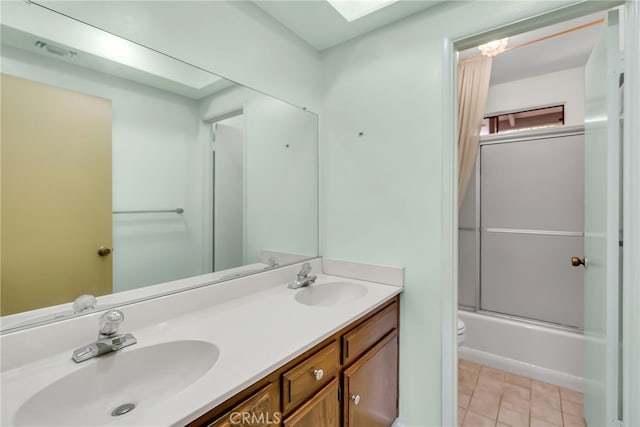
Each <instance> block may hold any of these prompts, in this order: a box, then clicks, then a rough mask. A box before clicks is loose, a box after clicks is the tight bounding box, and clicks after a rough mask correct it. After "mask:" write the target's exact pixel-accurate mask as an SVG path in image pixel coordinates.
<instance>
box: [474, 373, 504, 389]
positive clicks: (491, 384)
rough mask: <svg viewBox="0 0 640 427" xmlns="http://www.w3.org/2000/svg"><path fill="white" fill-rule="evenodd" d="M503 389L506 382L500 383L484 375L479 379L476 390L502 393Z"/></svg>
mask: <svg viewBox="0 0 640 427" xmlns="http://www.w3.org/2000/svg"><path fill="white" fill-rule="evenodd" d="M503 387H504V381H500V380H497V379H494V378H492V377H488V376H486V375H483V374H480V378H478V384H476V389H485V390H491V391H495V392H497V393H501V392H502V388H503Z"/></svg>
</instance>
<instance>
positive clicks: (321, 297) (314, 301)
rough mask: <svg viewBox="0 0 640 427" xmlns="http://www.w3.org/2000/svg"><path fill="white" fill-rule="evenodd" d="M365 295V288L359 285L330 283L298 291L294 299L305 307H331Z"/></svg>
mask: <svg viewBox="0 0 640 427" xmlns="http://www.w3.org/2000/svg"><path fill="white" fill-rule="evenodd" d="M366 294H367V288H365V287H364V286H363V285H361V284H359V283H352V282H330V283H319V284H316V285H309V286H307V287H306V288H303V289H301V290H299V291H298V292H297V293H296V296H295V299H296V301H298V302H299V303H302V304H305V305H319V306H331V305H339V304H346V303H348V302H353V301H355V300H358V299H360V298H362V297H363V296H365V295H366Z"/></svg>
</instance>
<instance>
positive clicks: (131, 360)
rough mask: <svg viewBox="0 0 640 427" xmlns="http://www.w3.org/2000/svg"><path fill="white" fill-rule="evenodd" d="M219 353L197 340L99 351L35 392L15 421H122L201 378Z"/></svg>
mask: <svg viewBox="0 0 640 427" xmlns="http://www.w3.org/2000/svg"><path fill="white" fill-rule="evenodd" d="M219 355H220V351H219V350H218V347H217V346H215V345H213V344H211V343H208V342H206V341H195V340H193V341H172V342H168V343H163V344H157V345H152V346H149V347H142V348H139V349H135V346H133V347H129V348H127V349H124V350H121V351H117V352H114V353H111V354H108V355H104V356H100V357H98V358H95V359H92V360H89V361H87V362H83V363H82V364H79V365H78V370H76V371H74V372H73V373H71V374H69V375H67V376H64V377H62V378H60V379H59V380H57V381H56V382H54V383H52V384H50V385H48V386H47V387H45V388H44V389H42V390H40V391H39V392H37V393H36V394H35V395H33V396H32V397H31V398H30V399H29V400H27V401H26V402H25V403H24V404H23V405H22V406H21V407H20V409H18V411H17V413H16V416H15V425H18V426H95V425H103V424H108V423H110V422H114V421H123V418H127V417H129V416H130V415H129V414H135V413H136V412H140V411H142V410H146V409H148V408H149V407H150V406H152V405H154V404H157V403H159V402H160V401H162V400H164V399H166V398H167V397H170V396H172V395H175V394H176V393H178V392H180V391H181V390H182V389H184V388H186V387H187V386H189V385H190V384H192V383H193V382H195V381H196V380H198V379H199V378H200V377H202V375H203V374H205V373H206V372H207V371H208V370H209V369H211V367H212V366H213V365H214V364H215V363H216V361H217V360H218V356H219ZM83 365H84V366H83ZM129 403H130V404H133V405H135V408H134V409H132V410H130V412H128V413H126V414H123V415H119V416H113V415H112V412H113V411H114V410H116V408H119V407H120V408H122V405H125V404H129ZM125 408H126V407H125Z"/></svg>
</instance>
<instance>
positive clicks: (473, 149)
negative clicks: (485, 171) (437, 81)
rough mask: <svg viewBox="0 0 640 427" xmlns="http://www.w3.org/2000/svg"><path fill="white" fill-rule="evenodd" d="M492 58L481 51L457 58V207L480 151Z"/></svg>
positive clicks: (460, 203) (460, 202) (462, 198)
mask: <svg viewBox="0 0 640 427" xmlns="http://www.w3.org/2000/svg"><path fill="white" fill-rule="evenodd" d="M492 59H493V58H491V57H489V56H484V55H478V56H472V57H469V58H465V59H462V60H460V61H459V62H458V209H459V208H460V206H462V201H463V200H464V195H465V194H466V192H467V187H468V186H469V180H470V179H471V174H472V173H473V168H474V165H475V161H476V156H477V154H478V145H479V142H480V129H481V128H482V119H483V118H484V114H485V109H486V107H487V95H488V93H489V79H490V77H491V63H492Z"/></svg>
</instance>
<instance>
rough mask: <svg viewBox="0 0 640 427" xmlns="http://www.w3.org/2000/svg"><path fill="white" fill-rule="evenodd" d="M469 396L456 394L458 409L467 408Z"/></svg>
mask: <svg viewBox="0 0 640 427" xmlns="http://www.w3.org/2000/svg"><path fill="white" fill-rule="evenodd" d="M470 400H471V394H468V393H461V392H458V406H459V407H460V408H465V409H466V408H468V407H469V401H470Z"/></svg>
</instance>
